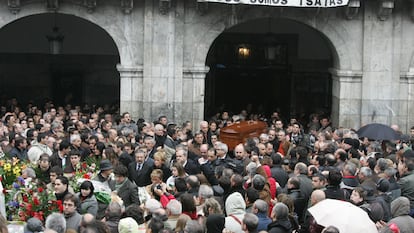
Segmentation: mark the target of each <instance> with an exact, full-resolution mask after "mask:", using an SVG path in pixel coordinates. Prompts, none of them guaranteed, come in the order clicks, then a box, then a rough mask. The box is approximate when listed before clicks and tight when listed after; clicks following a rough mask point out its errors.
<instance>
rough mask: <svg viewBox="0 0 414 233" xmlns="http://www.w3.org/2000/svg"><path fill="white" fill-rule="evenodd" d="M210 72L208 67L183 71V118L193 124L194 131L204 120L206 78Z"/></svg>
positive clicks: (196, 67)
mask: <svg viewBox="0 0 414 233" xmlns="http://www.w3.org/2000/svg"><path fill="white" fill-rule="evenodd" d="M209 70H210V68H209V67H206V66H194V67H187V68H184V69H183V96H185V97H186V98H183V109H182V112H183V114H182V117H183V118H184V119H187V120H191V121H192V122H193V127H194V130H198V123H199V122H200V121H202V120H204V96H205V95H204V93H205V78H206V74H207V73H208V71H209Z"/></svg>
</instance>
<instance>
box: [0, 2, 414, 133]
mask: <svg viewBox="0 0 414 233" xmlns="http://www.w3.org/2000/svg"><path fill="white" fill-rule="evenodd" d="M54 11H56V12H58V13H59V14H67V15H73V16H76V17H79V18H82V19H85V20H87V21H89V22H91V23H93V24H95V25H97V26H98V27H101V28H102V29H104V30H105V31H106V32H107V33H108V35H110V37H112V39H113V41H114V43H115V44H116V47H117V48H118V52H119V58H120V59H119V64H118V65H117V67H116V68H117V71H118V72H119V75H120V108H121V112H123V111H128V112H130V113H131V114H132V115H133V116H134V117H143V118H145V119H155V118H156V117H157V116H159V115H167V116H168V117H169V118H170V119H171V120H172V121H174V122H177V123H178V122H183V121H184V120H188V119H190V120H192V121H193V122H198V121H200V120H202V119H203V118H204V107H205V106H204V105H205V100H204V98H205V94H206V89H205V78H206V74H207V73H208V72H209V69H210V67H208V66H206V57H207V54H208V52H209V49H210V47H211V45H212V44H213V42H214V40H215V39H216V38H217V37H218V36H219V35H220V34H221V33H223V32H224V31H226V30H228V29H230V28H232V27H234V26H236V25H239V24H242V23H245V22H249V21H252V20H255V19H258V18H272V19H286V20H291V21H293V22H295V23H299V24H303V25H305V26H307V27H310V28H312V29H314V30H316V31H317V32H318V33H320V34H321V36H323V37H324V38H325V39H326V41H327V45H328V47H329V49H330V50H331V51H330V52H331V54H332V67H330V68H329V73H330V76H331V79H332V87H331V88H332V93H331V95H332V106H331V118H332V121H333V123H334V124H335V125H339V126H344V127H353V128H358V127H359V126H361V125H362V124H366V123H370V122H380V123H386V124H391V123H395V124H399V125H400V127H401V129H402V130H403V131H405V130H407V129H409V128H410V127H411V126H413V125H414V39H413V38H414V1H408V0H365V1H363V0H350V3H349V5H348V6H346V7H338V8H326V9H325V8H293V7H262V6H252V5H230V4H224V3H221V4H220V3H206V2H204V1H201V0H142V1H137V0H135V1H133V0H106V1H96V0H85V1H80V0H79V1H76V0H72V1H71V0H67V1H65V0H43V1H25V0H3V1H2V3H1V4H0V28H2V27H3V26H5V25H8V24H10V23H13V22H14V21H16V20H19V19H20V18H23V17H30V16H32V15H37V14H42V13H47V12H54ZM309 46H312V45H309Z"/></svg>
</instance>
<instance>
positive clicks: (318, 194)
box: [311, 189, 326, 206]
mask: <svg viewBox="0 0 414 233" xmlns="http://www.w3.org/2000/svg"><path fill="white" fill-rule="evenodd" d="M325 199H326V196H325V192H324V191H322V190H319V189H318V190H315V191H313V192H312V195H311V204H312V206H314V205H316V204H318V203H319V202H321V201H323V200H325Z"/></svg>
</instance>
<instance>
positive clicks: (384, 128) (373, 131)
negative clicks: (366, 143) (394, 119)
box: [357, 123, 400, 141]
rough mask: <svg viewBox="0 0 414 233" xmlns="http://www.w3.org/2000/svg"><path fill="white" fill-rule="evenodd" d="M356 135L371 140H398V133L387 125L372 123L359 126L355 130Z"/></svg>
mask: <svg viewBox="0 0 414 233" xmlns="http://www.w3.org/2000/svg"><path fill="white" fill-rule="evenodd" d="M357 134H358V137H360V138H362V137H366V138H369V139H372V140H378V141H379V140H398V139H400V135H399V134H398V133H397V132H395V130H393V129H392V128H391V127H389V126H388V125H383V124H378V123H372V124H368V125H365V126H363V127H361V128H360V129H359V130H358V131H357Z"/></svg>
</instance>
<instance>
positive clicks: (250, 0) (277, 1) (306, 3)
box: [204, 0, 349, 7]
mask: <svg viewBox="0 0 414 233" xmlns="http://www.w3.org/2000/svg"><path fill="white" fill-rule="evenodd" d="M204 1H206V2H217V3H227V4H248V5H261V6H291V7H339V6H346V5H348V1H349V0H204Z"/></svg>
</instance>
